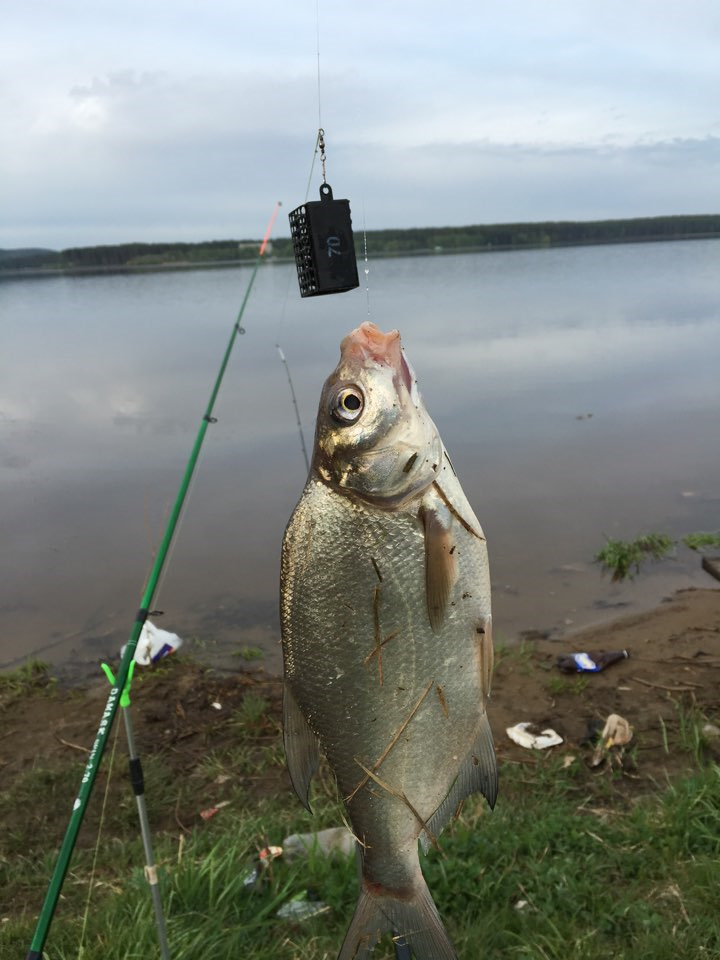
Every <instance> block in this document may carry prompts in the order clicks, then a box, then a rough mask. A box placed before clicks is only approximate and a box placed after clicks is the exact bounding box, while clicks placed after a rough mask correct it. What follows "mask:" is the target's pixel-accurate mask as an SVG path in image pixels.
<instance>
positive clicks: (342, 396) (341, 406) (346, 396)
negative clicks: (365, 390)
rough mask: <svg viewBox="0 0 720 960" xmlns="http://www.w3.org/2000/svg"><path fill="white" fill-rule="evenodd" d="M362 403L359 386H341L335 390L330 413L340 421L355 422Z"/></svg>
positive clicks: (363, 402)
mask: <svg viewBox="0 0 720 960" xmlns="http://www.w3.org/2000/svg"><path fill="white" fill-rule="evenodd" d="M364 405H365V401H364V399H363V395H362V393H361V391H360V388H359V387H343V388H342V390H339V391H338V392H337V395H336V397H335V402H334V404H333V407H332V410H331V413H332V415H333V417H335V419H336V420H338V421H339V422H340V423H355V421H356V420H357V419H358V417H359V416H360V414H361V413H362V411H363V406H364Z"/></svg>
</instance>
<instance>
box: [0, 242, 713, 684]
mask: <svg viewBox="0 0 720 960" xmlns="http://www.w3.org/2000/svg"><path fill="white" fill-rule="evenodd" d="M361 275H362V271H361ZM249 276H250V271H249V270H248V269H233V270H217V271H215V270H213V271H198V272H186V273H159V274H147V275H138V276H101V277H73V278H63V277H60V278H52V279H28V280H12V281H5V282H2V283H0V538H1V543H2V551H1V554H0V664H1V665H2V666H7V665H9V664H10V663H12V662H14V661H17V659H18V658H21V657H23V656H26V655H28V654H31V653H35V654H37V655H40V656H42V657H43V658H44V659H47V660H50V661H51V662H53V663H55V664H57V665H58V666H60V665H64V666H66V667H67V666H69V667H71V668H72V669H79V668H81V665H82V664H87V663H88V662H94V661H96V660H97V658H98V657H100V656H108V655H112V654H113V653H116V652H117V651H118V650H119V648H120V646H121V645H122V643H124V641H125V640H126V638H127V634H128V631H129V628H130V626H131V622H132V619H133V617H134V613H135V610H136V608H137V606H138V601H139V598H140V595H141V592H142V588H143V585H144V578H145V576H146V575H147V573H148V571H149V568H150V565H151V562H152V552H153V549H154V548H155V547H156V546H157V544H158V543H159V541H160V538H161V536H162V533H163V530H164V525H165V521H166V517H167V513H168V510H169V508H170V506H171V504H172V502H173V501H174V498H175V494H176V491H177V488H178V485H179V481H180V478H181V476H182V472H183V470H184V467H185V463H186V460H187V457H188V455H189V452H190V449H191V447H192V443H193V440H194V437H195V434H196V431H197V428H198V426H199V422H200V417H201V416H202V413H203V412H204V409H205V406H206V403H207V399H208V396H209V393H210V389H211V387H212V384H213V382H214V378H215V375H216V371H217V368H218V366H219V363H220V359H221V357H222V354H223V351H224V349H225V345H226V342H227V339H228V337H229V335H230V331H231V328H232V324H233V322H234V319H235V316H236V314H237V310H238V307H239V304H240V302H241V300H242V297H243V294H244V292H245V289H246V285H247V282H248V279H249ZM369 281H370V297H369V300H370V312H371V317H372V319H374V320H375V321H376V322H377V323H378V324H379V325H380V326H381V327H383V328H385V329H388V328H391V327H394V326H397V327H399V328H400V330H401V332H402V334H403V338H404V342H405V346H406V349H407V351H408V355H409V356H410V358H411V360H412V363H413V365H414V367H415V369H416V371H417V373H418V376H419V378H420V385H421V388H422V390H423V394H424V397H425V401H426V404H427V406H428V409H429V410H430V412H431V415H432V416H433V418H434V419H435V421H436V423H437V424H438V427H439V429H440V432H441V434H442V436H443V439H444V441H445V444H446V446H447V447H448V449H449V450H450V453H451V455H452V457H453V460H454V462H455V465H456V467H457V470H458V474H459V476H460V479H461V481H462V483H463V486H464V487H465V490H466V493H467V495H468V497H469V499H470V501H471V502H472V503H473V505H474V507H475V510H476V512H477V514H478V516H479V517H480V519H481V522H482V523H483V526H484V527H485V532H486V534H487V536H488V542H489V547H490V556H491V567H492V574H493V583H494V614H495V621H496V630H497V632H498V634H499V635H500V637H501V638H506V639H511V638H513V637H516V636H518V634H519V633H520V632H521V631H524V630H529V629H533V628H537V629H552V630H554V631H558V632H562V631H569V630H573V629H576V628H577V627H578V626H580V625H583V624H586V623H589V622H593V621H597V620H599V619H602V618H607V617H611V616H616V615H618V614H619V613H623V612H625V611H627V610H632V609H639V608H641V607H644V606H650V605H652V604H654V603H655V602H657V601H658V600H659V599H661V598H662V597H663V596H664V595H667V594H668V593H669V592H670V591H671V590H672V589H674V588H677V587H683V586H689V585H696V586H700V585H702V586H712V585H713V583H714V581H712V580H711V579H710V578H709V577H708V576H707V575H706V574H704V573H703V572H702V571H701V570H700V568H699V560H698V558H697V557H696V556H695V555H694V554H691V553H690V552H689V551H687V550H685V549H684V548H682V549H681V550H680V551H679V552H678V557H677V559H676V560H674V561H671V562H669V563H665V564H661V565H658V566H657V567H654V568H653V569H652V570H651V571H650V572H649V573H648V574H647V575H644V576H642V577H641V579H640V580H639V581H637V582H636V583H634V584H631V585H626V586H622V587H619V586H616V585H612V584H610V583H609V581H608V580H607V578H603V577H602V575H601V573H600V571H599V569H598V568H597V566H595V565H594V564H593V562H592V557H593V555H594V553H595V552H596V551H597V549H599V547H600V546H601V545H602V543H603V536H604V535H609V536H622V537H631V536H635V535H637V534H638V533H641V532H644V531H648V530H663V531H667V532H669V533H670V534H672V535H676V536H679V535H682V534H683V533H686V532H689V531H693V530H717V529H718V527H720V420H719V417H718V411H719V410H720V241H717V240H712V241H694V242H685V243H667V244H648V245H628V246H612V247H592V248H587V249H564V250H549V251H533V252H522V253H501V254H485V255H461V256H453V257H434V258H433V257H428V258H417V259H403V260H381V261H377V262H373V263H371V264H370V274H369ZM367 312H368V297H367V294H366V291H365V289H361V290H358V291H355V292H353V293H350V294H343V295H340V296H335V297H325V298H318V299H311V300H306V301H303V300H301V299H300V297H299V294H298V292H297V286H296V281H295V277H294V268H293V267H292V266H291V265H271V264H264V265H263V267H262V269H261V270H260V272H259V273H258V277H257V281H256V284H255V288H254V290H253V293H252V295H251V298H250V301H249V305H248V309H247V311H246V313H245V317H244V321H243V322H244V326H245V327H246V330H247V333H246V335H245V336H243V337H241V338H238V342H237V345H236V351H235V353H234V354H233V357H232V360H231V363H230V366H229V369H228V373H227V377H226V381H225V384H224V386H223V389H222V391H221V394H220V398H219V402H218V404H217V407H216V411H215V412H216V415H217V417H218V421H219V422H218V423H217V424H216V425H214V426H212V427H211V428H210V430H209V431H208V436H207V441H206V445H205V447H204V450H203V455H202V457H201V461H200V464H199V467H198V471H197V474H196V481H195V483H194V486H193V490H192V496H191V499H190V502H189V505H188V507H187V509H186V512H185V515H184V520H183V523H182V527H181V530H180V533H179V536H178V538H177V541H176V546H175V549H174V551H173V553H172V556H171V558H170V562H169V564H168V568H167V574H166V576H165V578H164V580H163V582H162V585H161V590H160V593H159V595H158V599H157V603H156V606H159V607H160V608H162V609H163V610H164V611H165V616H164V617H163V618H162V619H161V621H160V623H161V625H162V626H165V627H166V628H168V629H172V630H175V631H176V632H178V633H180V634H181V635H182V636H183V637H185V638H186V640H187V641H190V640H191V639H192V640H193V644H192V646H193V648H194V649H195V650H196V651H197V650H198V649H200V648H202V649H204V650H205V651H206V655H207V656H208V657H210V658H212V659H214V660H216V661H220V662H223V661H224V660H227V658H228V656H229V654H230V653H231V652H232V651H235V650H237V649H238V648H240V647H241V646H244V645H250V646H260V647H262V648H264V649H265V650H266V658H265V662H266V664H267V665H268V666H269V667H270V668H271V669H277V668H278V667H279V664H280V658H279V647H278V641H279V627H278V617H277V582H278V568H279V549H280V541H281V537H282V532H283V528H284V526H285V523H286V521H287V519H288V517H289V515H290V513H291V511H292V508H293V505H294V503H295V501H296V499H297V497H298V495H299V493H300V491H301V489H302V487H303V484H304V480H305V467H304V463H303V459H302V454H301V450H300V444H299V439H298V435H297V428H296V424H295V415H294V412H293V410H292V406H291V401H290V393H289V389H288V385H287V380H286V377H285V370H284V368H283V366H282V364H281V363H280V362H279V359H278V354H277V351H276V349H275V342H276V340H277V339H278V338H279V340H280V343H281V344H282V347H283V350H284V352H285V354H286V356H287V358H288V361H289V363H290V368H291V371H292V374H293V378H294V382H295V388H296V391H297V395H298V402H299V406H300V411H301V416H302V420H303V424H304V428H305V433H306V437H307V442H308V444H310V443H311V438H312V429H313V424H314V419H315V408H316V404H317V399H318V396H319V391H320V386H321V384H322V381H323V380H324V378H325V377H326V375H327V374H328V373H329V372H330V370H331V369H332V368H333V367H334V365H335V363H336V360H337V355H338V344H339V341H340V339H341V337H342V336H343V335H344V334H345V333H346V332H347V331H348V330H350V329H351V328H352V327H354V326H356V325H357V324H358V323H360V322H361V321H362V320H363V319H365V318H366V317H367Z"/></svg>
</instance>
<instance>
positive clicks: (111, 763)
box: [78, 724, 120, 960]
mask: <svg viewBox="0 0 720 960" xmlns="http://www.w3.org/2000/svg"><path fill="white" fill-rule="evenodd" d="M119 733H120V725H119V724H118V725H117V726H116V727H115V736H114V737H113V745H112V750H111V751H110V760H109V761H108V775H107V780H106V782H105V790H104V792H103V801H102V807H101V808H100V823H99V824H98V829H97V839H96V841H95V849H94V850H93V859H92V866H91V867H90V880H89V882H88V892H87V898H86V900H85V912H84V913H83V919H82V928H81V930H80V942H79V944H78V960H80V958H81V957H82V955H83V950H84V949H85V934H86V932H87V924H88V918H89V916H90V903H91V901H92V894H93V884H94V883H95V872H96V869H97V861H98V854H99V853H100V841H101V839H102V832H103V826H104V824H105V810H106V808H107V801H108V796H109V795H110V782H111V780H112V774H113V767H114V765H115V751H116V750H117V743H118V735H119Z"/></svg>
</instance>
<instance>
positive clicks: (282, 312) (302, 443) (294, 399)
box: [275, 0, 325, 473]
mask: <svg viewBox="0 0 720 960" xmlns="http://www.w3.org/2000/svg"><path fill="white" fill-rule="evenodd" d="M318 4H319V0H318ZM319 31H320V26H319V21H318V118H319V114H320V33H319ZM322 138H323V129H322V127H320V128H319V129H318V133H317V137H316V138H315V146H314V147H313V153H312V159H311V161H310V173H309V174H308V181H307V186H306V187H305V201H304V202H305V203H307V199H308V197H309V196H310V185H311V183H312V177H313V173H314V171H315V161H316V160H317V156H318V153H319V152H320V149H321V147H320V145H321V142H322V144H323V146H322V150H323V170H324V146H325V145H324V141H323V139H322ZM292 279H293V277H292V271H290V270H289V271H288V275H287V282H286V284H285V296H284V297H283V301H282V307H281V309H280V319H279V320H278V324H277V327H276V330H275V348H276V350H277V352H278V356H279V357H280V362H281V363H282V364H283V366H284V367H285V375H286V377H287V381H288V385H289V386H290V398H291V400H292V405H293V409H294V411H295V422H296V423H297V428H298V433H299V435H300V449H301V450H302V455H303V458H304V460H305V468H306V470H307V472H308V473H309V472H310V460H309V457H308V452H307V447H306V445H305V434H304V431H303V425H302V420H301V418H300V408H299V406H298V402H297V396H296V394H295V387H294V385H293V380H292V376H291V374H290V365H289V364H288V362H287V357H286V356H285V353H284V352H283V349H282V347H281V346H280V335H281V333H282V331H283V328H284V326H285V316H286V311H287V305H288V300H289V298H290V284H291V283H292Z"/></svg>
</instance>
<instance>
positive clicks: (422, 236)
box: [0, 214, 720, 279]
mask: <svg viewBox="0 0 720 960" xmlns="http://www.w3.org/2000/svg"><path fill="white" fill-rule="evenodd" d="M718 238H720V215H715V214H702V215H697V216H692V215H688V216H671V217H644V218H635V219H629V220H602V221H557V222H554V221H549V222H540V223H509V224H494V225H492V224H491V225H475V226H467V227H429V228H411V229H406V230H374V231H368V232H367V234H366V235H364V234H361V233H357V232H356V233H355V246H356V250H361V249H362V248H363V247H365V246H366V241H367V249H368V250H369V251H370V254H369V257H368V259H370V260H379V259H385V258H387V257H394V258H397V257H422V256H446V255H449V254H457V253H463V254H465V253H505V252H516V251H520V250H548V249H552V248H555V247H561V248H562V247H588V246H607V245H609V244H619V243H661V242H678V241H684V240H714V239H718ZM259 244H260V241H259V240H243V241H237V240H213V241H205V242H199V243H126V244H115V245H103V246H95V247H77V248H70V249H67V250H63V251H54V250H0V279H10V278H23V277H39V278H40V277H57V276H92V275H105V274H114V273H148V272H157V271H168V270H208V269H210V270H216V269H230V268H233V267H243V266H251V265H253V264H254V263H255V261H256V258H257V250H258V248H259ZM264 259H265V260H266V261H267V262H268V263H292V262H294V257H293V250H292V241H291V239H290V238H289V237H280V238H277V239H275V240H273V241H272V244H271V245H270V249H269V250H268V252H267V253H266V254H265V257H264ZM358 259H360V258H358Z"/></svg>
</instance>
